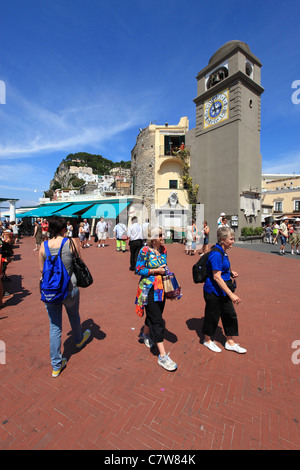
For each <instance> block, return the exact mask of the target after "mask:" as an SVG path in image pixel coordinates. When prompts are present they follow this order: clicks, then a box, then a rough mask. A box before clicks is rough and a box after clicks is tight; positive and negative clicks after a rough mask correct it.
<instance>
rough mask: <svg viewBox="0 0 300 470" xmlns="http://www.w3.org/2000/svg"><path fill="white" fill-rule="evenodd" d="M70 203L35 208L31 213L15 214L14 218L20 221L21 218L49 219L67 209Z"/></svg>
mask: <svg viewBox="0 0 300 470" xmlns="http://www.w3.org/2000/svg"><path fill="white" fill-rule="evenodd" d="M69 205H70V203H68V204H66V203H64V204H48V205H44V206H40V207H37V208H36V209H32V210H31V211H27V212H22V213H21V214H16V217H17V218H18V219H19V218H20V219H22V218H23V217H50V216H51V215H54V214H55V215H56V212H57V211H59V210H61V209H62V208H64V207H68V206H69Z"/></svg>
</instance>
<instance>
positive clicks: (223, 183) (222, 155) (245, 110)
mask: <svg viewBox="0 0 300 470" xmlns="http://www.w3.org/2000/svg"><path fill="white" fill-rule="evenodd" d="M261 66H262V64H261V62H260V61H259V59H258V58H257V57H256V56H255V55H254V54H252V52H251V51H250V48H249V46H248V45H247V44H246V43H244V42H242V41H230V42H227V43H226V44H224V45H223V46H222V47H220V49H218V50H217V51H216V52H215V54H213V56H212V57H211V58H210V60H209V63H208V65H207V66H206V67H205V68H204V69H202V70H201V71H200V72H199V74H198V75H197V97H196V98H195V100H194V102H195V104H196V127H195V128H194V129H193V130H192V131H190V132H189V134H188V136H187V140H186V142H187V144H190V146H191V176H192V177H193V180H194V183H196V184H198V185H199V193H198V199H199V202H200V203H202V204H204V218H205V220H207V222H208V225H209V226H210V227H211V235H212V240H211V241H213V242H214V241H215V240H214V239H213V237H214V234H215V232H216V231H215V230H214V229H213V228H214V227H217V219H218V218H219V216H220V213H221V212H225V214H226V215H227V218H228V224H230V223H231V226H232V227H233V228H234V229H235V231H236V236H237V237H238V236H239V235H240V230H241V228H242V227H244V226H260V218H258V215H259V214H258V213H259V211H260V193H261V154H260V119H261V117H260V109H261V94H262V93H263V91H264V89H263V88H262V87H261V83H260V72H261Z"/></svg>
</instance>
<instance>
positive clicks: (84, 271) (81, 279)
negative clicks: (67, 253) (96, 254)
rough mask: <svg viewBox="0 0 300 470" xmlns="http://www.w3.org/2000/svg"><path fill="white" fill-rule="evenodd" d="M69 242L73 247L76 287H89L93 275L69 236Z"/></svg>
mask: <svg viewBox="0 0 300 470" xmlns="http://www.w3.org/2000/svg"><path fill="white" fill-rule="evenodd" d="M70 242H71V244H72V247H73V252H74V256H73V261H72V265H73V272H74V274H75V276H76V279H77V286H78V287H89V286H90V285H91V284H93V277H92V275H91V273H90V270H89V268H88V267H87V265H86V264H85V262H84V261H83V260H82V259H81V258H80V256H79V254H78V252H77V249H76V246H75V243H74V242H73V240H72V238H70Z"/></svg>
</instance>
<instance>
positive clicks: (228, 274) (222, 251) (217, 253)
mask: <svg viewBox="0 0 300 470" xmlns="http://www.w3.org/2000/svg"><path fill="white" fill-rule="evenodd" d="M233 244H234V231H233V230H232V229H231V228H230V227H225V226H223V227H220V228H218V231H217V243H216V245H215V246H214V248H213V249H212V250H211V251H210V253H209V255H208V261H207V274H208V275H207V278H206V280H205V284H204V288H203V290H204V292H203V293H204V300H205V314H204V323H203V327H202V333H203V334H204V335H205V341H204V343H203V344H204V346H206V347H207V348H208V349H210V350H211V351H213V352H217V353H219V352H221V349H220V348H219V346H217V344H216V343H215V342H214V341H213V339H212V337H213V336H214V334H215V331H216V329H217V326H218V323H219V320H220V318H221V320H222V324H223V328H224V333H225V336H226V343H225V349H226V350H228V351H234V352H236V353H238V354H244V353H246V352H247V350H246V349H244V348H242V347H241V346H240V345H239V344H237V343H235V341H234V340H233V337H234V336H238V335H239V332H238V320H237V315H236V311H235V308H234V304H235V305H238V304H239V303H240V302H241V299H240V298H239V297H238V296H237V295H236V294H235V293H234V290H235V286H234V284H235V282H233V281H232V280H231V278H233V279H234V278H236V277H237V276H238V274H237V273H236V272H233V271H231V269H230V261H229V258H228V255H227V250H229V249H230V248H231V247H232V245H233ZM204 256H205V255H204Z"/></svg>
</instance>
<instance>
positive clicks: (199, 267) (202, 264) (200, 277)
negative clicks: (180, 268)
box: [192, 246, 224, 284]
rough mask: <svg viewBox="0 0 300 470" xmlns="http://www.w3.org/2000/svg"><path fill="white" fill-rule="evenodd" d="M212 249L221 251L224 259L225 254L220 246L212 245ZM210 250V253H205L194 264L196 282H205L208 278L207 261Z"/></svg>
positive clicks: (193, 271)
mask: <svg viewBox="0 0 300 470" xmlns="http://www.w3.org/2000/svg"><path fill="white" fill-rule="evenodd" d="M210 251H218V252H219V253H221V255H222V261H223V257H224V254H223V253H222V251H221V250H219V248H217V247H216V246H212V247H211V249H210ZM210 251H209V252H208V253H205V255H202V256H200V258H199V259H198V261H197V263H196V264H194V266H193V270H192V273H193V280H194V283H195V284H199V283H202V282H205V281H206V279H207V278H208V269H207V261H208V257H209V253H210Z"/></svg>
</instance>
